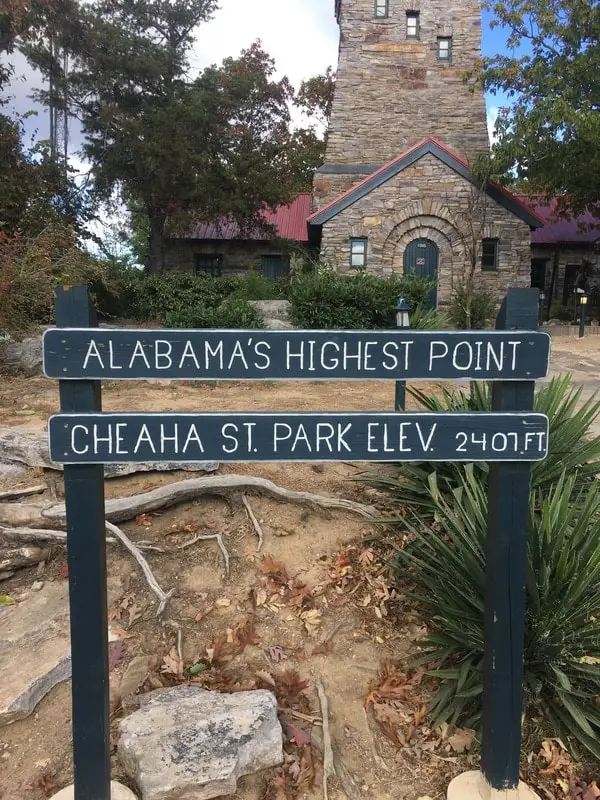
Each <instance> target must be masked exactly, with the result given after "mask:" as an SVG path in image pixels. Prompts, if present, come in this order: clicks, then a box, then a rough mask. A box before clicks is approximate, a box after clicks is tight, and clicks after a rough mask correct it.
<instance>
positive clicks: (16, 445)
mask: <svg viewBox="0 0 600 800" xmlns="http://www.w3.org/2000/svg"><path fill="white" fill-rule="evenodd" d="M0 452H2V454H3V455H5V456H8V457H9V459H10V460H11V462H13V461H17V462H20V463H22V464H26V465H27V466H28V467H45V468H46V469H55V470H60V471H62V469H63V465H62V464H56V463H55V462H54V461H51V460H50V456H49V454H48V433H47V432H46V431H37V430H35V429H34V428H30V427H27V426H25V425H19V426H15V427H6V426H3V427H0ZM218 468H219V465H218V464H217V463H216V462H215V461H202V462H195V463H191V464H180V463H177V462H172V461H162V462H159V463H154V462H141V463H139V464H105V465H104V477H105V478H120V477H121V476H123V475H131V474H133V473H135V472H171V471H174V470H184V471H185V472H215V471H216V470H217V469H218Z"/></svg>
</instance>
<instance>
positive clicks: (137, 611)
mask: <svg viewBox="0 0 600 800" xmlns="http://www.w3.org/2000/svg"><path fill="white" fill-rule="evenodd" d="M127 613H128V614H129V627H130V628H131V626H132V625H133V623H134V622H137V620H138V619H139V618H140V617H141V616H142V609H141V607H140V606H138V605H137V603H132V604H131V605H130V606H129V608H128V609H127Z"/></svg>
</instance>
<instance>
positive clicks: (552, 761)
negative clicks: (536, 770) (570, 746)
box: [539, 739, 571, 775]
mask: <svg viewBox="0 0 600 800" xmlns="http://www.w3.org/2000/svg"><path fill="white" fill-rule="evenodd" d="M539 756H540V757H541V758H543V759H544V760H545V761H546V764H547V766H546V767H545V768H544V769H541V770H540V775H553V774H554V773H555V772H559V771H560V770H561V769H564V768H565V767H569V766H570V765H571V758H570V756H569V754H568V753H567V752H566V751H565V750H564V748H563V747H561V746H560V745H559V744H557V743H556V742H555V740H553V739H544V741H543V742H542V749H541V750H540V752H539Z"/></svg>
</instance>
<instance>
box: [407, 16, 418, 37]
mask: <svg viewBox="0 0 600 800" xmlns="http://www.w3.org/2000/svg"><path fill="white" fill-rule="evenodd" d="M410 19H414V20H415V21H416V25H415V33H414V35H413V34H411V33H409V25H408V21H409V20H410ZM406 38H407V39H420V38H421V12H420V11H407V12H406Z"/></svg>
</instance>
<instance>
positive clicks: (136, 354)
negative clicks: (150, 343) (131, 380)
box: [129, 339, 150, 369]
mask: <svg viewBox="0 0 600 800" xmlns="http://www.w3.org/2000/svg"><path fill="white" fill-rule="evenodd" d="M136 358H141V359H143V361H144V364H145V365H146V368H147V369H150V362H149V361H148V359H147V358H146V353H144V348H143V347H142V343H141V342H140V340H139V339H138V340H137V342H136V343H135V347H134V348H133V353H132V355H131V359H130V361H129V369H131V368H132V367H133V362H134V361H135V359H136Z"/></svg>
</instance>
